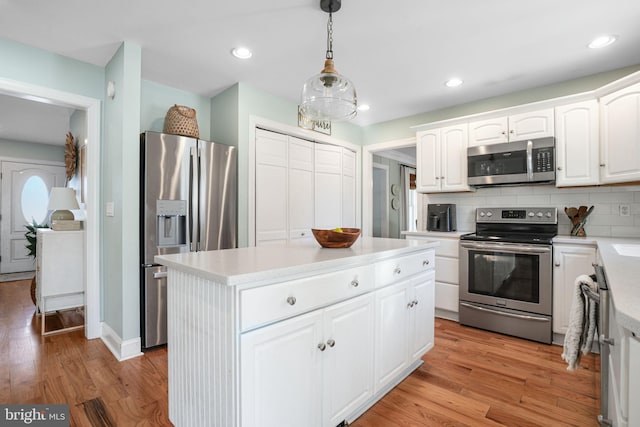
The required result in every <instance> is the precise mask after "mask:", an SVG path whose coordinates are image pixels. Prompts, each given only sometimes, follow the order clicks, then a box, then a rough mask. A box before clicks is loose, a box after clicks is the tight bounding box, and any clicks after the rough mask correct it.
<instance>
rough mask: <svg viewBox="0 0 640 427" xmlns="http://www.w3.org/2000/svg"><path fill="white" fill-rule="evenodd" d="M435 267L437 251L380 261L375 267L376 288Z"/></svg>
mask: <svg viewBox="0 0 640 427" xmlns="http://www.w3.org/2000/svg"><path fill="white" fill-rule="evenodd" d="M434 267H435V251H434V250H433V249H431V250H429V251H425V252H420V253H418V254H414V255H408V256H405V257H402V258H396V259H390V260H387V261H380V262H378V263H377V264H376V265H375V270H376V288H381V287H383V286H387V285H390V284H392V283H394V282H397V281H399V280H402V279H404V278H407V277H409V276H413V275H414V274H417V273H421V272H423V271H427V270H431V269H433V268H434Z"/></svg>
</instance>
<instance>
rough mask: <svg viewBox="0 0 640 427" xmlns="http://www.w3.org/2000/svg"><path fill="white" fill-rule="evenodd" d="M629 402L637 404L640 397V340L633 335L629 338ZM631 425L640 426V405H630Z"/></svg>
mask: <svg viewBox="0 0 640 427" xmlns="http://www.w3.org/2000/svg"><path fill="white" fill-rule="evenodd" d="M629 360H630V361H632V362H631V363H630V364H629V400H630V401H633V402H637V401H636V400H633V399H637V398H638V396H640V363H638V361H640V339H639V338H638V337H637V336H635V335H633V336H631V338H629ZM629 425H630V426H638V425H640V405H637V404H633V405H629Z"/></svg>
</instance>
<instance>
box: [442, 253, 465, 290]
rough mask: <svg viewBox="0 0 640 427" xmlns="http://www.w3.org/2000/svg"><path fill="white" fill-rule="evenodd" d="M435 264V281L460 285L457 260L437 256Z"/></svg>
mask: <svg viewBox="0 0 640 427" xmlns="http://www.w3.org/2000/svg"><path fill="white" fill-rule="evenodd" d="M436 264H438V268H436V280H437V281H438V282H445V283H452V284H455V285H457V284H459V283H460V279H459V277H460V270H459V262H458V259H454V258H446V257H440V256H437V257H436Z"/></svg>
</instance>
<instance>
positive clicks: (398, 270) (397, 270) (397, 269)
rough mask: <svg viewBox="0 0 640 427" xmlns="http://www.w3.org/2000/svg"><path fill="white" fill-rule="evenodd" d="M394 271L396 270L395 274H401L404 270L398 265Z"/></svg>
mask: <svg viewBox="0 0 640 427" xmlns="http://www.w3.org/2000/svg"><path fill="white" fill-rule="evenodd" d="M393 272H394V273H395V274H400V273H402V270H400V267H396V268H395V269H394V270H393Z"/></svg>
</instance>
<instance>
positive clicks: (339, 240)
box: [311, 228, 360, 248]
mask: <svg viewBox="0 0 640 427" xmlns="http://www.w3.org/2000/svg"><path fill="white" fill-rule="evenodd" d="M311 231H312V232H313V237H315V238H316V240H317V241H318V243H320V246H322V247H323V248H348V247H350V246H351V245H353V243H354V242H355V241H356V240H358V237H359V236H360V229H359V228H343V229H342V232H339V231H334V230H319V229H317V228H312V229H311Z"/></svg>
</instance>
